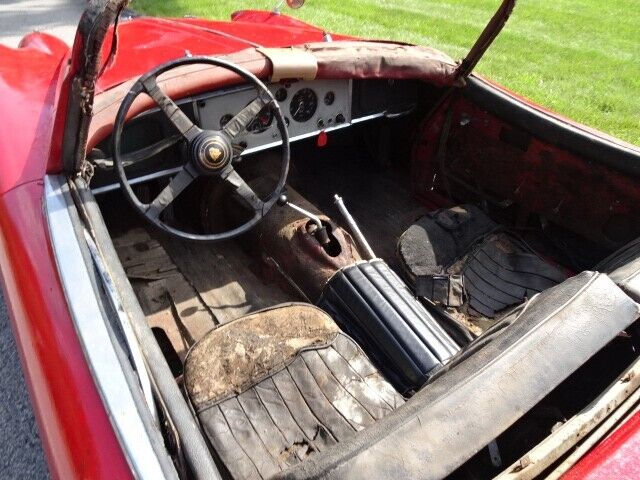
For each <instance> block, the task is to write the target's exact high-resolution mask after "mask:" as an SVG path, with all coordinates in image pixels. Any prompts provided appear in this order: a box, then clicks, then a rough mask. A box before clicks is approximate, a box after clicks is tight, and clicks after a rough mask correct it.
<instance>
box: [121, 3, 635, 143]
mask: <svg viewBox="0 0 640 480" xmlns="http://www.w3.org/2000/svg"><path fill="white" fill-rule="evenodd" d="M275 3H276V1H275V0H255V1H251V0H134V1H133V2H132V5H131V6H132V8H134V9H136V10H138V11H140V12H143V13H147V14H151V15H157V16H183V15H186V14H191V15H196V16H199V17H208V18H214V19H228V18H229V15H230V14H231V12H233V11H236V10H240V9H246V8H260V9H271V8H273V6H274V5H275ZM498 3H499V0H457V1H454V0H433V1H429V0H308V1H307V4H306V5H305V6H304V7H303V8H302V9H300V10H296V11H293V10H288V11H286V12H285V13H288V14H290V15H292V16H295V17H298V18H300V19H302V20H305V21H307V22H310V23H313V24H315V25H318V26H321V27H323V28H325V29H326V30H328V31H331V32H338V33H347V34H351V35H356V36H360V37H364V38H375V39H393V40H402V41H407V42H412V43H417V44H420V45H428V46H433V47H436V48H438V49H440V50H442V51H444V52H446V53H448V54H449V55H450V56H452V57H453V58H454V59H459V58H461V57H462V56H464V54H465V53H466V52H467V50H468V49H469V47H470V46H471V45H472V43H473V42H474V40H475V39H476V37H477V35H478V34H479V33H480V31H481V30H482V28H483V27H484V25H485V24H486V22H487V21H488V20H489V18H491V15H492V14H493V12H494V10H495V9H496V7H497V5H498ZM476 71H478V72H479V73H481V74H483V75H485V76H486V77H488V78H491V79H493V80H495V81H497V82H499V83H501V84H503V85H505V86H506V87H508V88H509V89H511V90H513V91H515V92H518V93H519V94H521V95H523V96H525V97H528V98H530V99H532V100H533V101H535V102H537V103H539V104H541V105H543V106H545V107H547V108H549V109H551V110H554V111H557V112H559V113H561V114H563V115H565V116H568V117H570V118H573V119H575V120H577V121H579V122H582V123H584V124H586V125H589V126H592V127H595V128H597V129H599V130H602V131H605V132H607V133H610V134H612V135H614V136H617V137H620V138H622V139H624V140H626V141H628V142H631V143H634V144H636V145H640V5H639V4H638V0H615V1H609V2H603V1H601V0H552V1H550V0H528V1H526V0H520V2H519V3H518V4H517V5H516V8H515V10H514V13H513V15H512V18H511V19H510V20H509V22H508V24H507V26H506V27H505V29H504V30H503V32H502V34H501V35H500V36H499V37H498V39H497V40H496V41H495V43H494V45H493V46H492V47H491V48H490V49H489V51H488V52H487V53H486V54H485V57H484V58H483V60H482V61H481V62H480V63H479V64H478V66H477V68H476Z"/></svg>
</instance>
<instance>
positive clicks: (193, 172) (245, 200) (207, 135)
mask: <svg viewBox="0 0 640 480" xmlns="http://www.w3.org/2000/svg"><path fill="white" fill-rule="evenodd" d="M196 64H202V65H209V66H214V67H218V68H224V69H227V70H229V71H231V72H233V73H234V74H236V75H238V76H239V77H240V78H242V79H243V80H244V81H245V82H246V83H247V84H248V85H253V86H254V87H255V88H256V90H257V92H258V94H257V97H256V98H255V99H254V100H252V101H251V103H249V104H248V105H247V106H245V107H244V108H242V109H241V110H240V112H239V113H238V114H237V115H236V116H234V117H233V118H231V120H229V121H228V122H227V123H226V125H225V126H224V127H222V129H219V130H218V129H205V130H203V129H201V128H200V127H199V126H198V125H195V124H194V122H193V121H191V120H190V119H189V117H188V116H187V115H186V114H185V113H184V112H183V111H182V110H180V108H179V107H178V105H176V103H175V101H174V100H172V99H171V98H169V97H168V96H167V93H165V92H164V91H163V90H162V88H161V87H160V86H159V84H158V78H159V77H160V76H161V75H163V74H166V73H168V72H169V71H171V70H172V69H175V68H180V67H184V66H187V65H196ZM141 94H146V95H148V96H149V97H151V99H152V100H153V101H154V102H155V103H156V104H157V105H158V108H159V109H160V110H162V112H163V114H164V115H166V117H167V119H168V120H169V121H170V122H171V124H172V125H174V126H175V127H176V129H177V130H178V132H179V135H174V138H178V139H179V138H184V139H186V142H181V143H183V147H184V148H181V149H180V154H181V156H184V157H186V159H185V160H186V163H185V165H184V166H183V167H182V169H180V170H179V171H178V173H177V174H176V175H175V176H174V177H173V178H172V179H171V180H170V181H169V183H168V184H167V186H166V187H164V188H163V189H162V191H161V192H160V193H159V194H158V196H157V197H156V198H155V199H154V200H153V201H152V202H151V203H143V202H141V201H140V199H139V198H138V196H137V195H136V193H135V191H134V190H133V188H132V187H131V182H130V181H129V179H128V178H127V172H126V171H125V164H126V163H127V161H128V160H129V157H128V156H125V155H123V154H122V152H121V144H122V138H123V132H124V127H125V123H126V122H127V115H128V113H129V111H130V109H131V107H132V106H133V104H134V102H135V100H136V98H137V97H138V96H139V95H141ZM266 108H270V109H271V112H270V113H272V114H273V117H274V118H275V120H276V125H277V128H278V131H279V134H280V138H281V139H282V145H281V162H280V169H279V172H278V181H277V183H276V185H275V187H274V188H273V191H271V192H270V193H269V194H268V195H264V197H263V198H264V200H262V199H261V198H260V197H258V195H256V192H254V190H253V189H252V188H251V187H250V186H249V185H248V184H247V183H246V182H245V180H244V179H243V178H242V177H241V176H240V175H239V174H238V173H237V172H236V170H235V169H234V167H233V165H234V163H235V162H238V161H239V160H240V159H241V158H242V154H243V153H244V151H245V149H247V144H246V143H245V142H244V138H243V135H242V134H243V132H246V131H247V129H248V128H250V127H251V123H252V122H253V121H255V120H256V119H257V118H259V117H260V112H261V111H263V109H265V110H266ZM196 117H197V115H196ZM174 143H175V140H173V139H171V141H169V140H167V141H166V142H164V141H163V142H159V144H158V145H159V146H157V147H156V145H152V146H151V147H148V148H146V149H144V150H143V151H141V152H140V154H138V152H137V153H136V158H138V157H139V156H141V155H142V153H144V156H146V155H147V154H149V155H154V156H155V155H156V154H157V153H158V152H160V151H162V150H164V149H165V148H168V146H170V145H173V144H174ZM165 144H166V145H167V147H165ZM161 147H162V148H161ZM112 150H113V166H114V168H115V171H116V173H117V175H118V180H119V181H120V186H121V188H122V192H123V193H124V195H125V197H126V198H127V200H128V201H129V203H130V204H131V205H132V207H133V208H134V209H135V210H136V212H137V213H139V214H140V215H141V216H142V217H143V218H144V219H145V220H146V221H147V222H149V223H150V224H153V225H154V226H155V227H157V228H159V229H160V230H162V231H164V232H166V233H168V234H170V235H173V236H175V237H179V238H183V239H189V240H197V241H203V242H204V241H206V242H220V241H225V240H229V239H232V238H236V237H238V236H239V235H242V234H243V233H245V232H247V231H249V230H250V229H252V228H254V227H255V226H256V225H257V224H258V223H259V222H260V221H261V220H262V219H263V218H264V216H265V215H266V214H267V213H268V212H269V210H270V209H271V208H272V207H273V206H274V205H275V204H276V200H277V198H278V195H280V193H281V192H282V190H283V188H284V185H285V183H286V181H287V175H288V172H289V161H290V147H289V132H288V130H287V124H286V120H285V118H284V116H283V114H282V111H281V110H280V107H279V104H278V102H277V101H276V99H275V97H274V96H273V94H272V93H271V91H269V88H268V87H267V86H266V85H265V84H264V83H263V82H262V81H261V80H260V79H259V78H258V77H257V76H255V75H254V74H253V73H251V72H249V71H248V70H246V69H244V68H242V67H241V66H239V65H235V64H233V63H231V62H229V61H227V60H224V59H221V58H213V57H204V56H199V57H185V58H180V59H177V60H171V61H169V62H166V63H164V64H162V65H158V66H157V67H155V68H154V69H152V70H150V71H149V72H147V73H146V74H144V75H143V76H142V77H140V79H139V80H138V81H137V82H136V83H135V84H134V85H133V86H132V87H131V90H129V93H128V94H127V95H126V96H125V97H124V99H123V101H122V103H121V104H120V108H119V109H118V114H117V115H116V120H115V123H114V126H113V133H112ZM200 175H202V176H206V177H208V178H211V179H219V180H220V181H221V182H222V183H224V184H225V185H228V186H229V189H228V190H230V191H226V193H228V194H229V193H230V194H233V195H234V196H239V197H241V199H240V201H241V202H242V204H243V205H246V206H247V208H250V209H251V210H253V215H252V216H251V218H250V219H247V220H246V221H245V222H244V223H242V224H241V225H239V226H236V227H234V228H231V229H229V230H225V231H222V232H220V231H216V232H212V233H196V232H192V231H189V230H183V229H181V228H180V227H176V226H173V225H171V223H172V222H165V220H163V219H162V218H161V217H162V212H164V211H165V209H166V208H167V207H168V206H169V205H171V204H172V202H174V201H175V199H176V198H177V197H178V196H179V195H181V194H182V192H184V190H185V189H187V188H188V187H189V185H190V184H191V183H192V182H193V181H194V180H195V179H196V178H197V177H198V176H200ZM179 213H180V212H179V211H178V210H176V216H177V215H178V214H179ZM166 220H169V219H166Z"/></svg>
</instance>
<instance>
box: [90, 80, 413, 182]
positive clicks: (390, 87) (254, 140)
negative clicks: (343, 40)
mask: <svg viewBox="0 0 640 480" xmlns="http://www.w3.org/2000/svg"><path fill="white" fill-rule="evenodd" d="M267 87H268V88H269V90H270V91H271V92H272V93H273V95H274V97H275V98H276V100H277V101H278V104H279V106H280V109H281V111H282V115H283V116H284V118H285V122H286V124H287V128H288V131H289V140H290V142H296V141H300V140H303V139H306V138H311V137H315V136H317V135H318V134H320V133H321V132H323V131H324V132H331V131H333V130H339V129H344V128H349V127H351V126H354V125H356V124H359V123H361V122H366V121H371V120H374V119H377V118H397V117H399V116H403V115H405V114H407V113H410V112H411V111H413V109H414V108H415V106H416V104H417V102H418V93H417V92H418V84H417V82H415V81H393V80H351V79H345V80H312V81H299V82H295V81H294V82H279V83H271V84H268V85H267ZM256 96H257V91H256V89H255V88H254V87H252V86H247V85H244V86H239V87H233V88H228V89H224V90H218V91H214V92H207V93H205V94H202V95H198V96H194V97H190V98H186V99H182V100H180V101H178V102H177V103H178V105H179V106H180V108H181V109H182V110H183V111H184V112H185V113H186V114H187V116H189V117H190V118H191V119H192V120H194V121H195V122H196V124H197V125H199V126H200V127H201V128H203V129H207V130H219V129H221V128H222V127H223V126H224V125H225V123H226V122H228V121H229V120H230V119H231V118H233V116H235V115H236V114H237V113H238V112H240V111H241V110H242V109H243V108H244V107H245V106H246V105H248V104H249V103H250V102H251V101H253V100H254V99H255V98H256ZM175 133H176V132H175V128H174V127H172V126H171V125H170V124H169V122H168V120H167V119H166V117H165V116H164V114H162V113H161V112H159V110H158V109H152V110H149V111H147V112H145V113H143V114H141V115H139V116H137V117H135V118H134V119H132V120H131V121H129V122H128V123H127V125H126V126H125V129H124V132H123V143H122V151H123V154H124V155H127V154H129V155H131V154H135V152H142V151H144V150H145V149H147V150H148V149H149V148H152V146H153V145H154V144H158V142H162V141H163V139H167V138H169V137H171V136H172V135H175ZM236 141H237V143H239V144H240V145H241V146H242V147H243V149H244V151H243V155H249V154H251V153H255V152H259V151H263V150H267V149H270V148H274V147H277V146H278V145H280V144H281V143H282V141H281V138H280V132H279V131H278V128H277V126H276V121H275V118H274V114H273V112H272V111H271V109H269V108H265V109H263V111H262V112H260V113H259V114H258V116H257V117H256V119H255V120H254V121H253V122H252V123H251V124H249V125H248V127H247V129H246V131H245V132H244V133H242V134H241V135H240V136H238V137H237V139H236ZM94 153H96V154H97V155H98V156H97V158H103V159H106V160H109V157H110V155H111V139H110V138H107V139H106V140H104V141H103V142H101V144H100V145H99V146H98V148H97V149H96V151H94V152H92V155H93V154H94ZM93 158H94V159H95V158H96V157H93ZM179 160H180V154H179V152H178V151H176V150H175V148H169V149H167V150H164V151H162V152H158V153H157V154H155V155H154V156H153V158H151V157H149V158H147V159H145V160H141V161H135V162H132V164H130V165H128V166H126V170H127V176H128V178H129V179H130V183H131V184H135V183H141V182H145V181H147V180H151V179H153V178H158V177H162V176H168V175H172V174H174V173H175V172H177V171H178V170H180V168H181V167H180V166H178V165H180V163H179ZM149 172H153V173H149ZM96 173H97V175H96V176H95V177H94V178H93V180H92V183H91V186H92V191H93V193H94V194H100V193H105V192H108V191H111V190H117V189H118V188H119V184H118V182H117V179H116V176H115V172H113V171H112V169H110V168H108V167H107V168H104V169H101V170H98V169H97V170H96Z"/></svg>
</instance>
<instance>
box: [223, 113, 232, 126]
mask: <svg viewBox="0 0 640 480" xmlns="http://www.w3.org/2000/svg"><path fill="white" fill-rule="evenodd" d="M232 118H233V115H231V114H230V113H227V114H226V115H223V116H222V117H220V128H224V126H225V125H226V124H227V123H229V120H231V119H232Z"/></svg>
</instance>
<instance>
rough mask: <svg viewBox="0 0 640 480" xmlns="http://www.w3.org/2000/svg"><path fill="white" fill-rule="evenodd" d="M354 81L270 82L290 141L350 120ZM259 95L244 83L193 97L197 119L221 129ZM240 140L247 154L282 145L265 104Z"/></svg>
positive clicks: (343, 124)
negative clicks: (239, 87)
mask: <svg viewBox="0 0 640 480" xmlns="http://www.w3.org/2000/svg"><path fill="white" fill-rule="evenodd" d="M351 83H352V82H351V80H315V81H310V82H292V83H276V84H270V85H268V88H269V90H270V91H271V93H273V95H274V97H275V98H276V100H277V101H278V104H279V105H280V109H281V110H282V115H283V116H284V117H285V122H286V124H287V128H288V130H289V138H290V141H296V140H300V139H303V138H307V137H310V136H313V135H316V134H318V133H319V132H321V131H322V130H325V131H329V130H335V129H337V128H344V127H346V126H348V125H349V124H351V122H352V117H351V92H352V89H351ZM256 95H257V92H256V90H255V89H254V88H253V87H248V88H247V87H244V88H241V89H237V90H235V91H229V90H227V91H224V92H221V93H220V94H219V95H215V94H214V95H212V94H209V95H207V96H205V97H203V98H197V99H194V100H192V102H193V109H194V114H195V115H194V116H195V119H196V122H197V123H198V124H199V125H201V127H202V128H204V129H208V130H219V129H220V128H222V127H223V126H224V125H225V124H226V122H228V121H229V120H231V118H232V117H233V116H234V115H235V114H237V113H238V112H239V111H240V110H242V108H243V107H245V106H246V105H247V104H249V103H250V102H251V101H252V100H253V99H254V98H256ZM238 141H239V142H244V144H246V147H245V154H248V153H252V152H256V151H260V150H265V149H268V148H272V147H274V146H277V145H279V144H280V133H279V132H278V128H277V126H276V125H275V120H274V115H273V113H272V111H271V109H270V108H268V107H265V108H264V109H263V111H262V112H260V113H259V114H258V116H257V118H256V119H255V120H254V121H253V122H252V123H251V124H249V126H248V127H247V129H246V132H245V133H244V134H243V135H241V136H240V137H238ZM243 146H244V145H243Z"/></svg>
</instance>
